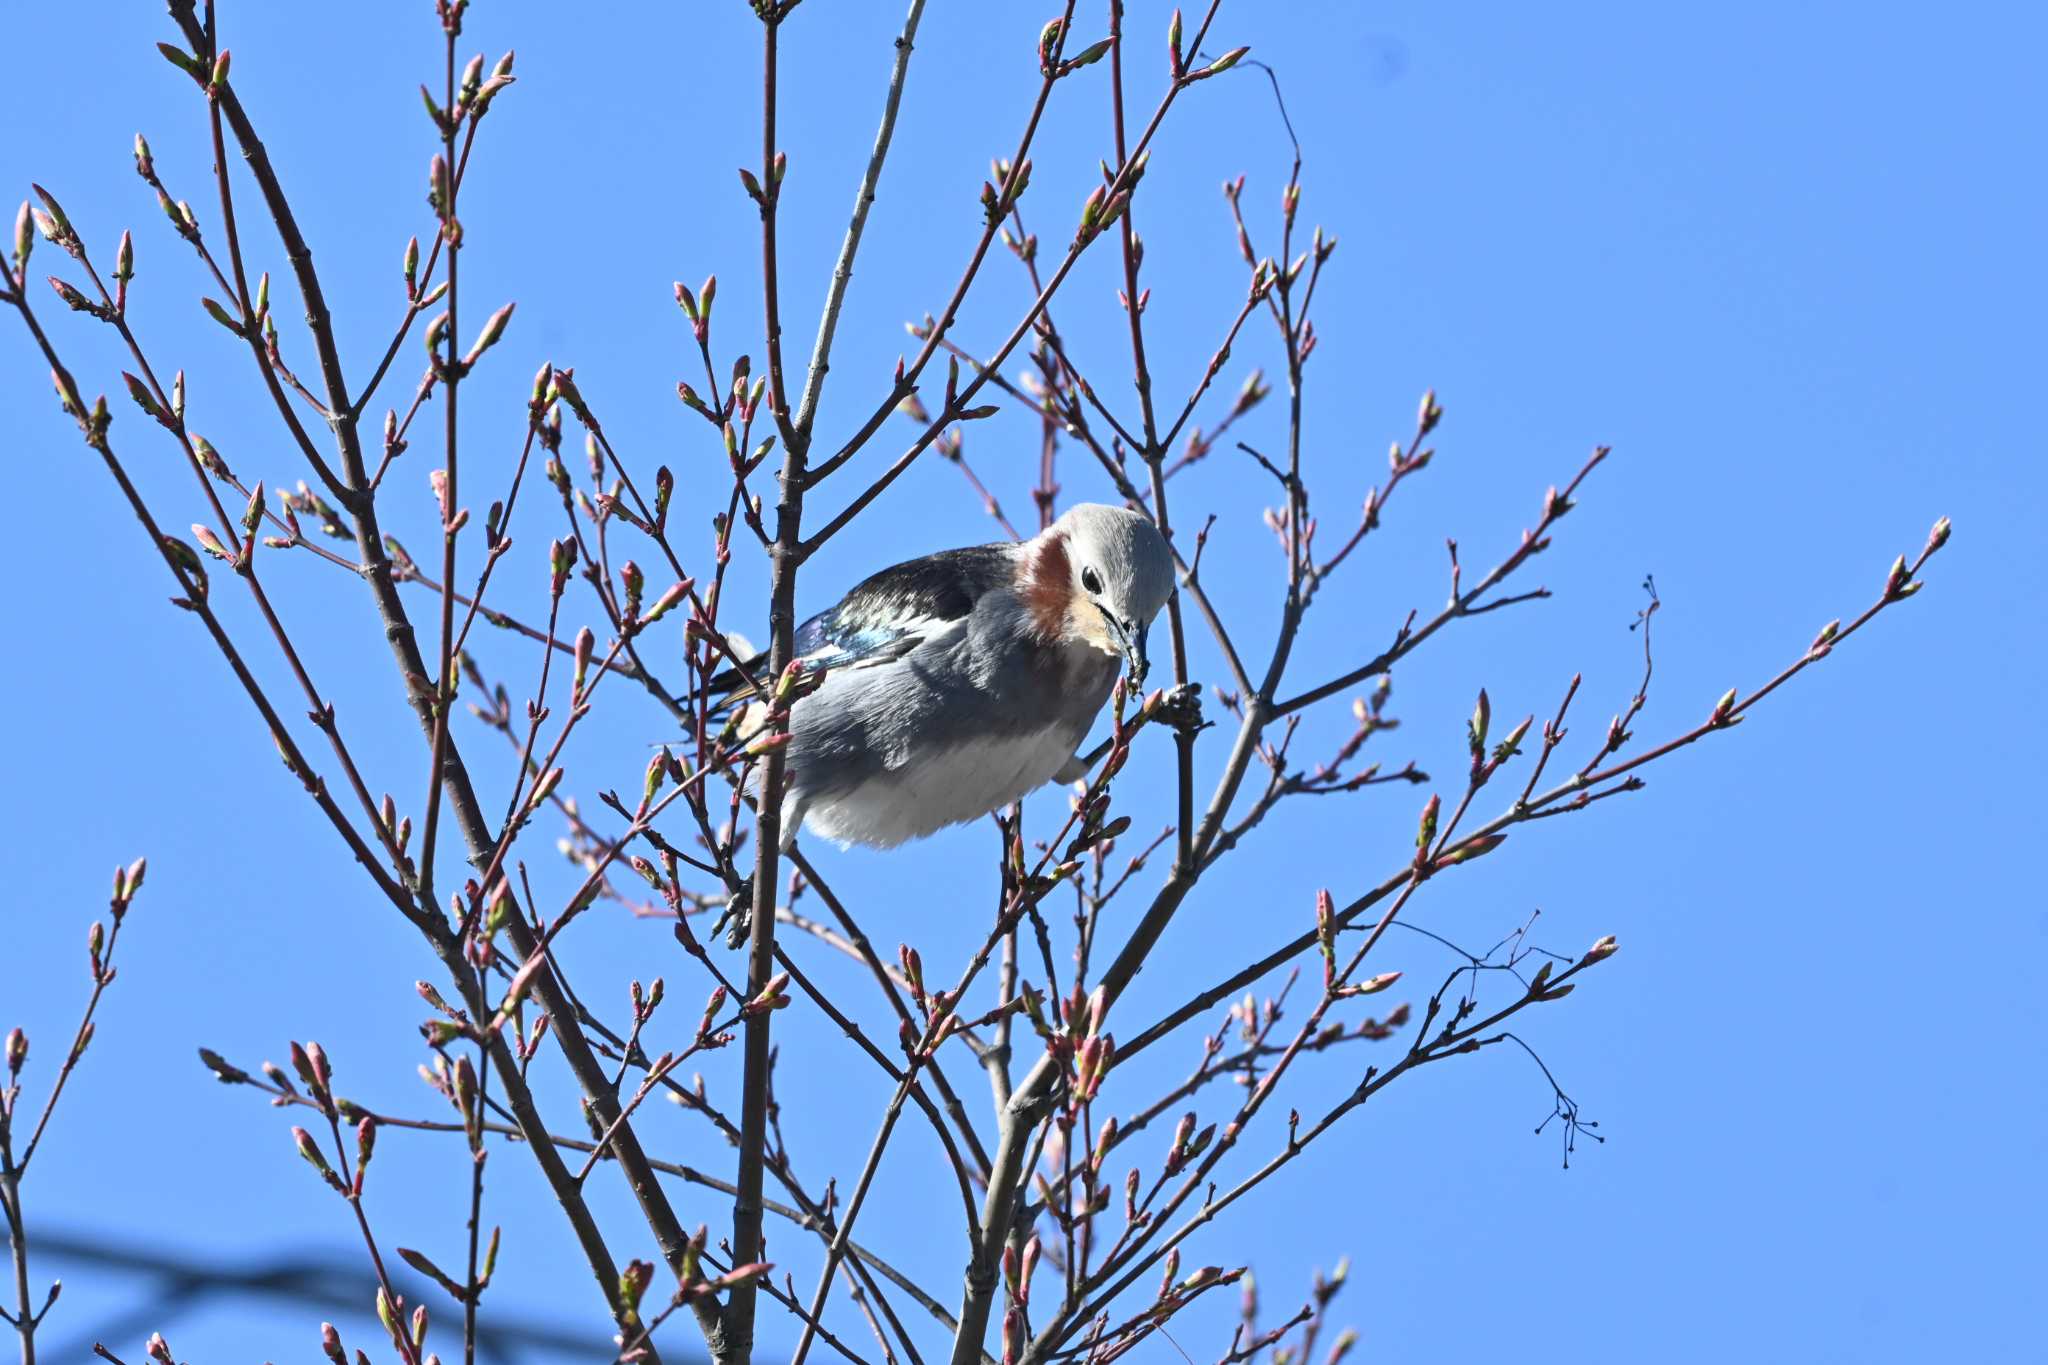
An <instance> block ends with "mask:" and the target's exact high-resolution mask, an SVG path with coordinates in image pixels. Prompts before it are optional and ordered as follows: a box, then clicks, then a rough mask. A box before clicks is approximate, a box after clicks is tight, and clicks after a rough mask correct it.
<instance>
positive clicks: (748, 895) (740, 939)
mask: <svg viewBox="0 0 2048 1365" xmlns="http://www.w3.org/2000/svg"><path fill="white" fill-rule="evenodd" d="M753 925H754V878H753V876H752V874H749V875H748V876H747V878H746V880H745V881H743V882H741V883H740V889H739V890H737V891H735V892H733V893H732V895H730V896H728V897H726V901H725V909H724V910H722V911H720V912H719V915H718V918H717V919H716V920H714V921H712V924H711V937H713V938H717V937H718V935H719V933H720V932H721V931H723V932H724V934H725V946H726V947H728V948H737V947H739V946H740V945H741V944H743V943H745V942H746V941H747V936H748V934H750V933H751V932H752V931H753Z"/></svg>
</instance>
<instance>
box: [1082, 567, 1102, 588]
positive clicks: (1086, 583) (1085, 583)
mask: <svg viewBox="0 0 2048 1365" xmlns="http://www.w3.org/2000/svg"><path fill="white" fill-rule="evenodd" d="M1081 586H1082V587H1084V588H1086V589H1088V591H1089V592H1091V593H1099V592H1101V591H1102V580H1101V579H1100V578H1098V577H1097V576H1096V573H1095V570H1093V569H1083V570H1081Z"/></svg>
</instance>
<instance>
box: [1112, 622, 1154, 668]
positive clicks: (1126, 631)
mask: <svg viewBox="0 0 2048 1365" xmlns="http://www.w3.org/2000/svg"><path fill="white" fill-rule="evenodd" d="M1149 630H1150V627H1149V626H1138V627H1136V628H1135V629H1133V628H1132V623H1131V622H1129V621H1119V622H1117V627H1116V633H1117V634H1118V635H1119V636H1121V637H1123V642H1124V661H1125V662H1126V663H1128V664H1129V665H1130V667H1131V681H1132V682H1137V683H1142V682H1144V681H1145V672H1146V670H1147V669H1148V668H1150V667H1151V665H1150V662H1149V661H1148V660H1147V659H1146V658H1145V635H1146V633H1147V631H1149Z"/></svg>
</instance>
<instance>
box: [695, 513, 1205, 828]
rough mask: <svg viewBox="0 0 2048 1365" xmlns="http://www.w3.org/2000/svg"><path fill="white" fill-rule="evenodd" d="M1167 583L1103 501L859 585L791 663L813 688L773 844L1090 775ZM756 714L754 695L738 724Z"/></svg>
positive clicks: (925, 820)
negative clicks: (817, 673) (812, 674)
mask: <svg viewBox="0 0 2048 1365" xmlns="http://www.w3.org/2000/svg"><path fill="white" fill-rule="evenodd" d="M1174 586H1175V573H1174V560H1173V552H1172V551H1171V550H1170V549H1169V548H1168V547H1167V543H1166V540H1165V538H1164V537H1163V536H1161V535H1160V533H1159V530H1158V528H1157V527H1155V526H1154V525H1153V524H1152V522H1151V521H1150V520H1149V519H1148V518H1146V517H1144V516H1142V515H1140V514H1139V513H1137V512H1133V511H1130V510H1128V509H1126V508H1122V507H1109V506H1104V505H1102V504H1099V503H1080V504H1077V505H1075V506H1073V507H1070V508H1068V509H1067V511H1066V512H1065V513H1064V514H1063V515H1061V516H1060V517H1059V519H1058V520H1056V521H1054V522H1053V523H1052V525H1050V526H1048V527H1047V528H1046V529H1045V530H1043V531H1041V532H1040V533H1039V534H1037V535H1036V536H1033V537H1032V538H1031V539H1029V540H1024V541H1012V542H1001V543H997V544H993V545H974V546H966V547H962V548H959V549H951V550H941V551H938V552H937V553H934V554H929V555H925V556H923V557H921V558H917V559H911V560H906V561H904V562H903V563H901V564H895V565H892V566H890V567H889V568H886V569H883V570H881V571H880V572H879V573H876V574H874V575H872V576H870V577H869V578H867V579H865V580H863V581H862V582H861V583H859V584H858V585H857V586H855V587H854V588H853V590H852V591H851V592H848V593H847V594H846V595H845V596H844V597H843V598H841V599H840V601H839V602H838V603H837V604H836V605H834V606H832V607H830V608H828V609H826V610H825V611H822V612H820V613H818V614H817V615H816V616H813V617H811V618H810V619H809V620H807V621H805V622H804V623H803V624H802V625H801V626H800V627H798V628H797V631H796V633H795V637H794V643H795V657H796V659H797V661H799V662H800V663H801V664H802V666H803V667H804V669H805V670H822V671H823V678H822V681H820V682H819V683H818V684H817V686H816V688H815V690H813V691H810V692H808V693H806V694H803V695H800V696H799V697H798V698H797V700H796V701H795V702H794V703H793V704H792V705H791V708H790V713H789V731H790V739H789V743H788V747H787V750H786V759H785V771H786V777H785V786H784V793H785V794H784V796H783V800H782V808H781V816H782V819H781V836H780V837H781V843H782V846H783V848H784V850H785V851H786V850H787V849H788V848H789V847H790V846H791V844H792V843H793V842H794V840H795V838H796V835H797V831H798V830H799V829H803V830H808V831H809V832H810V833H812V834H815V835H818V836H820V837H822V838H825V839H829V840H831V841H832V842H834V843H836V844H838V845H839V846H841V847H842V848H844V847H850V846H852V845H855V844H861V845H866V846H869V847H874V848H894V847H896V846H898V845H900V844H903V843H906V842H908V841H910V840H913V839H921V838H924V837H925V836H927V835H930V834H933V833H936V832H937V831H939V830H941V829H944V828H945V827H947V826H949V825H958V824H965V823H967V822H969V821H972V820H976V819H979V818H980V817H982V816H983V815H986V814H988V813H989V812H991V811H994V810H999V809H1001V808H1002V807H1004V806H1006V805H1008V804H1010V803H1011V802H1013V801H1016V800H1018V799H1020V798H1021V797H1023V796H1024V795H1025V794H1027V793H1029V792H1031V791H1032V790H1034V789H1036V788H1037V787H1040V786H1042V785H1044V784H1045V783H1047V782H1052V781H1059V782H1073V781H1077V780H1079V779H1080V778H1081V777H1083V776H1085V775H1086V773H1087V768H1088V765H1087V762H1086V761H1085V759H1084V758H1083V757H1082V756H1081V755H1080V754H1079V753H1078V752H1077V751H1078V749H1079V746H1080V745H1081V743H1082V741H1083V740H1084V739H1086V738H1087V735H1088V731H1089V729H1090V727H1091V726H1092V725H1093V724H1094V721H1095V717H1096V715H1097V714H1098V713H1099V712H1100V711H1101V710H1102V707H1103V705H1104V703H1105V702H1107V701H1108V700H1109V697H1110V694H1111V692H1112V690H1113V689H1114V688H1115V686H1116V682H1117V679H1118V677H1119V676H1120V675H1121V674H1122V673H1123V672H1124V671H1125V670H1126V669H1128V670H1129V672H1130V674H1131V677H1132V679H1133V681H1134V683H1141V682H1143V681H1144V677H1145V674H1146V671H1147V660H1146V654H1145V643H1146V633H1147V630H1148V628H1149V627H1150V626H1151V624H1152V621H1153V618H1154V617H1156V616H1157V615H1158V614H1159V612H1160V610H1161V608H1163V607H1164V606H1165V605H1166V601H1167V599H1168V598H1169V597H1170V596H1172V595H1173V592H1174ZM753 662H762V661H761V660H755V661H753ZM739 676H741V675H739V674H738V672H737V671H734V672H733V673H730V674H727V675H725V678H726V679H728V680H729V681H728V682H727V685H728V686H730V685H731V682H733V681H737V680H738V678H739ZM720 681H721V680H720V679H716V678H715V679H713V680H712V685H713V686H714V687H716V686H718V685H719V684H720ZM765 719H766V708H765V706H764V705H763V704H762V703H761V702H759V701H755V702H754V703H752V705H750V706H749V707H748V708H747V712H745V713H743V716H742V722H741V724H742V729H743V731H744V730H756V731H757V730H758V729H759V727H760V725H761V724H762V723H764V722H765ZM758 786H759V776H758V774H757V775H756V777H755V779H754V787H755V791H754V794H755V796H756V797H757V798H758V796H759V790H758Z"/></svg>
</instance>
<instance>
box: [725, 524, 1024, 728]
mask: <svg viewBox="0 0 2048 1365" xmlns="http://www.w3.org/2000/svg"><path fill="white" fill-rule="evenodd" d="M1014 573H1015V561H1014V559H1013V551H1012V548H1011V547H1010V546H1008V545H974V546H969V547H967V548H965V549H959V550H941V551H939V552H938V553H937V554H931V555H926V556H924V557H923V558H921V559H912V560H906V561H905V562H903V563H901V564H895V565H891V566H890V567H889V568H886V569H883V570H882V571H881V572H880V573H877V574H874V575H872V576H870V577H869V578H867V579H865V580H863V581H862V582H861V583H859V584H858V585H856V586H855V587H854V589H853V591H851V592H849V593H847V594H846V596H845V597H843V598H841V599H840V600H839V602H838V603H837V604H836V605H834V606H831V607H828V608H827V609H826V610H824V611H821V612H819V613H818V614H817V615H816V616H813V617H811V618H810V619H809V620H808V621H805V622H804V623H803V624H802V625H800V626H798V627H797V631H796V638H795V641H794V643H795V645H796V654H797V657H798V658H799V659H801V660H803V661H804V662H805V663H807V664H813V665H816V666H818V667H821V668H829V669H835V670H836V669H844V668H870V667H873V666H875V665H877V664H884V663H889V662H891V661H892V660H896V659H900V658H902V657H903V656H904V655H906V654H908V653H909V652H910V651H911V650H913V649H916V648H917V647H918V646H919V645H921V644H923V643H924V642H925V641H926V640H927V639H930V638H931V637H932V636H933V635H936V634H938V633H939V632H941V631H944V630H948V629H950V628H952V627H953V626H955V625H957V624H958V623H959V622H961V621H963V620H965V619H966V617H967V615H968V613H970V612H972V611H973V610H974V606H975V603H977V602H979V601H980V600H981V599H982V598H983V597H984V596H986V595H987V594H988V593H990V592H992V591H995V590H997V589H999V588H1002V587H1007V586H1009V585H1010V583H1011V582H1012V579H1013V575H1014ZM767 661H768V656H767V655H766V654H761V655H758V656H756V657H755V658H752V659H749V660H748V661H747V667H748V668H749V669H750V670H756V669H759V668H762V667H764V666H765V665H766V664H767ZM756 676H758V674H756ZM742 687H744V684H743V683H742V682H741V680H740V674H739V672H738V670H736V669H728V670H726V671H725V672H723V673H720V674H719V675H718V676H716V677H714V678H712V679H711V682H710V690H711V691H712V692H714V693H719V692H733V691H735V690H737V689H740V688H742Z"/></svg>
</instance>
